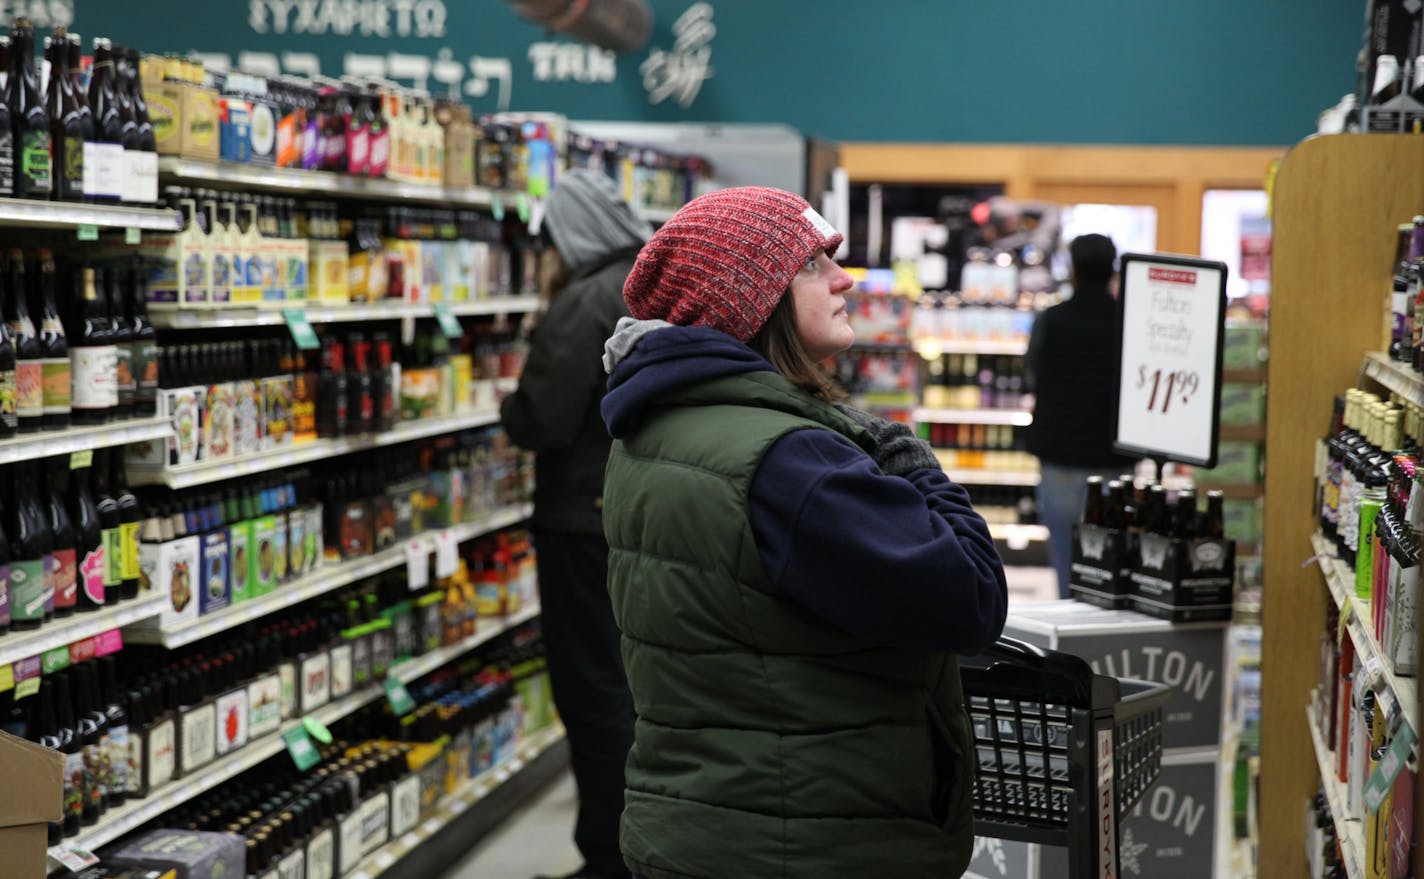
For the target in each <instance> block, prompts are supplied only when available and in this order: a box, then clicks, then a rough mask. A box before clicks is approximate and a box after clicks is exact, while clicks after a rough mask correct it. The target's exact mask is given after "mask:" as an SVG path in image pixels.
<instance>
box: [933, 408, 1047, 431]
mask: <svg viewBox="0 0 1424 879" xmlns="http://www.w3.org/2000/svg"><path fill="white" fill-rule="evenodd" d="M914 418H915V420H916V421H918V422H924V423H930V424H1010V425H1013V426H1014V427H1027V426H1028V425H1030V424H1032V423H1033V413H1032V412H1025V411H1023V410H1022V409H926V408H921V409H916V410H915V414H914Z"/></svg>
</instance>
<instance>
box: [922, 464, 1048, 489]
mask: <svg viewBox="0 0 1424 879" xmlns="http://www.w3.org/2000/svg"><path fill="white" fill-rule="evenodd" d="M944 474H945V475H946V476H948V477H949V478H950V480H951V481H953V482H958V483H959V484H961V485H1017V486H1023V487H1028V488H1031V487H1033V486H1035V485H1038V482H1039V474H1038V471H1037V470H988V469H980V468H969V467H946V468H945V471H944Z"/></svg>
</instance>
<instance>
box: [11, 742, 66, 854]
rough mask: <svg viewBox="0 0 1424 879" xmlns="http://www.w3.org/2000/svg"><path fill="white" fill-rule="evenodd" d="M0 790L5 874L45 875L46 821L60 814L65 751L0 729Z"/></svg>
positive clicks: (56, 818)
mask: <svg viewBox="0 0 1424 879" xmlns="http://www.w3.org/2000/svg"><path fill="white" fill-rule="evenodd" d="M0 791H5V792H6V794H5V796H3V797H0V864H4V865H5V869H4V872H5V875H7V876H12V875H13V876H43V875H45V872H46V866H47V865H46V862H45V851H46V849H48V847H49V829H48V827H47V826H46V825H47V824H49V823H50V822H55V821H59V820H60V818H61V817H63V815H62V812H61V810H62V808H63V799H64V755H63V754H60V753H59V752H58V751H53V750H51V749H49V748H43V747H40V746H39V745H36V744H34V743H33V742H27V741H25V740H24V739H21V738H17V737H15V736H12V735H10V734H9V733H6V732H3V731H0ZM11 870H13V871H14V872H13V873H12V872H10V871H11Z"/></svg>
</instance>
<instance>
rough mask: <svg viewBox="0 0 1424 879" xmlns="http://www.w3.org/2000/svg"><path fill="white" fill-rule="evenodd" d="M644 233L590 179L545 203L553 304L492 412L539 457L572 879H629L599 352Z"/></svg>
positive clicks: (577, 178)
mask: <svg viewBox="0 0 1424 879" xmlns="http://www.w3.org/2000/svg"><path fill="white" fill-rule="evenodd" d="M651 233H652V229H651V228H650V227H649V226H648V224H647V223H646V222H645V221H643V220H642V219H640V218H639V217H638V215H637V214H636V213H634V211H633V210H632V209H631V208H630V207H629V206H628V205H627V204H626V203H625V202H624V201H623V200H622V199H621V198H620V197H619V196H618V193H617V191H616V189H615V188H614V185H613V183H612V181H611V180H609V179H608V178H607V177H606V176H604V175H603V174H600V173H598V172H595V171H587V170H576V171H571V172H569V173H568V174H566V175H564V176H563V177H562V178H561V179H560V180H559V182H558V184H557V185H556V186H555V187H554V190H553V192H552V193H551V194H550V196H549V201H548V206H547V209H546V213H545V217H544V230H543V233H541V234H545V235H546V239H547V240H548V241H550V242H552V245H553V246H552V248H549V249H547V250H546V252H545V259H546V260H548V261H549V262H551V263H552V265H550V264H548V263H546V264H545V266H544V271H543V272H542V274H543V276H544V278H545V284H546V287H548V288H551V289H550V290H549V291H548V292H551V293H552V300H551V302H550V304H549V308H548V311H547V312H546V313H545V314H544V316H543V318H542V319H541V320H540V321H539V324H538V326H537V327H536V328H535V330H534V333H533V336H532V338H531V340H530V351H529V357H528V359H527V360H526V362H525V365H524V371H523V373H522V374H521V376H520V379H519V387H518V389H517V390H515V392H514V393H513V394H511V395H510V396H508V397H506V398H505V400H504V403H503V405H502V406H501V407H500V416H501V419H502V421H503V423H504V429H505V431H506V432H508V434H509V436H510V439H512V440H513V441H514V442H515V443H517V444H518V445H520V446H521V447H523V448H526V449H529V450H531V451H533V452H534V453H535V488H534V517H533V521H532V525H533V530H534V542H535V547H536V549H537V550H538V559H539V562H538V564H539V595H540V601H541V606H542V612H541V616H542V618H543V626H544V636H545V637H544V643H545V647H546V650H547V654H548V662H549V679H550V684H551V685H552V688H553V694H554V703H555V705H556V706H557V707H558V709H559V714H560V715H561V716H562V718H563V722H564V727H565V729H566V730H567V732H568V740H569V751H570V755H571V762H572V766H573V773H574V781H575V783H576V784H577V785H578V794H579V812H578V820H577V823H576V825H575V828H574V842H575V844H576V845H577V846H578V849H579V852H580V854H581V855H582V856H583V858H584V865H583V866H582V867H580V868H579V869H578V870H576V871H575V872H574V873H572V874H570V877H569V879H572V877H580V879H602V877H626V876H628V869H627V867H626V866H624V864H623V859H622V857H621V856H620V854H619V851H618V822H619V818H620V817H621V815H622V813H623V768H624V764H625V762H626V761H627V756H628V748H629V746H630V745H631V744H632V741H633V704H632V697H631V696H630V695H629V693H628V681H627V678H626V677H625V675H624V671H623V660H622V658H621V656H620V655H619V633H618V628H617V626H616V625H615V624H614V621H613V610H612V607H611V604H610V602H609V598H608V590H607V586H606V583H605V580H606V579H607V572H608V543H607V541H606V540H605V538H604V536H603V471H604V467H605V466H606V464H607V462H608V450H609V447H610V445H611V444H612V440H611V439H610V437H609V436H608V431H607V429H606V428H605V427H604V424H603V419H602V417H601V416H600V414H599V405H600V403H601V402H602V400H603V394H604V390H605V380H606V376H605V374H604V372H603V367H602V363H601V359H602V354H603V344H604V341H605V340H606V339H607V338H608V337H609V336H611V335H612V334H613V331H614V327H615V325H616V324H617V322H618V319H619V318H621V317H625V316H627V314H628V309H627V306H626V305H624V303H623V282H624V280H625V279H626V278H627V277H628V273H629V272H630V271H631V270H632V268H633V262H634V259H635V258H636V257H637V254H638V249H639V248H640V247H642V245H643V243H644V242H645V241H647V240H648V236H649V235H650V234H651Z"/></svg>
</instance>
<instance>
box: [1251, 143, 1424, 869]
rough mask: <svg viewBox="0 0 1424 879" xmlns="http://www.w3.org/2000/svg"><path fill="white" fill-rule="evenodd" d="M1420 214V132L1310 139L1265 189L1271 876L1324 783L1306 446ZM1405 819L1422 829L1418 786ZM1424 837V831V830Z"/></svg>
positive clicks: (1380, 339)
mask: <svg viewBox="0 0 1424 879" xmlns="http://www.w3.org/2000/svg"><path fill="white" fill-rule="evenodd" d="M1421 208H1424V138H1421V137H1415V136H1408V135H1382V134H1370V135H1331V136H1327V137H1316V138H1310V139H1308V140H1306V141H1304V142H1302V143H1301V144H1299V145H1298V146H1296V147H1295V148H1293V149H1292V150H1291V151H1290V152H1289V153H1288V154H1287V155H1286V157H1285V159H1284V161H1283V162H1282V163H1281V167H1280V171H1279V172H1278V174H1277V176H1276V183H1275V191H1274V240H1273V242H1272V258H1271V262H1272V265H1271V356H1270V360H1269V361H1268V362H1267V384H1268V386H1269V387H1270V389H1271V391H1270V395H1269V397H1268V399H1267V414H1266V425H1267V429H1266V460H1267V461H1269V462H1270V466H1269V467H1268V468H1267V470H1266V507H1265V556H1264V562H1265V571H1266V588H1265V598H1264V602H1263V603H1264V607H1263V626H1264V629H1263V633H1262V638H1263V644H1262V648H1261V672H1262V681H1261V703H1262V704H1261V783H1260V790H1261V803H1262V808H1261V811H1260V816H1261V819H1260V820H1261V828H1260V830H1261V836H1260V839H1261V851H1260V858H1259V863H1261V864H1269V865H1271V866H1270V871H1269V872H1270V875H1272V876H1303V875H1305V857H1304V856H1305V852H1304V850H1303V849H1302V846H1301V827H1302V826H1303V822H1304V820H1305V811H1304V810H1305V808H1306V803H1307V801H1308V800H1309V799H1310V798H1311V797H1312V796H1314V794H1315V791H1316V788H1317V786H1318V784H1319V779H1318V778H1317V777H1316V775H1317V774H1316V773H1315V772H1314V771H1312V770H1310V769H1308V768H1306V767H1312V766H1313V765H1314V763H1313V762H1312V761H1313V760H1314V759H1315V754H1314V750H1313V746H1312V742H1311V733H1310V730H1309V729H1308V728H1307V726H1306V723H1305V721H1304V719H1303V717H1302V711H1303V709H1304V706H1305V705H1306V704H1307V702H1308V700H1309V698H1310V690H1311V688H1312V687H1313V686H1314V685H1315V683H1316V677H1317V673H1318V669H1319V661H1318V657H1317V650H1316V646H1317V643H1318V636H1319V634H1320V633H1322V632H1324V630H1325V609H1326V605H1327V603H1328V601H1329V600H1330V599H1329V597H1328V595H1327V593H1326V591H1325V586H1324V580H1323V575H1322V574H1321V573H1320V570H1319V568H1318V567H1317V566H1315V565H1311V566H1310V567H1309V569H1306V570H1302V569H1301V561H1302V560H1303V559H1305V558H1308V557H1309V556H1310V555H1311V554H1312V553H1313V552H1314V550H1313V549H1312V547H1311V539H1310V538H1311V534H1312V532H1313V531H1314V530H1315V529H1316V527H1317V524H1316V519H1317V514H1316V511H1315V510H1314V503H1313V500H1314V491H1313V484H1312V474H1313V473H1314V470H1315V443H1316V441H1317V439H1319V438H1320V437H1321V436H1322V435H1323V434H1324V433H1325V430H1326V428H1327V426H1328V421H1329V417H1330V411H1331V403H1332V400H1333V398H1334V396H1335V395H1336V394H1338V393H1340V392H1341V391H1343V390H1344V389H1346V388H1349V387H1354V386H1355V384H1356V382H1357V380H1358V378H1359V376H1360V372H1361V363H1362V362H1363V361H1364V357H1365V354H1366V353H1367V352H1370V351H1380V350H1383V349H1384V347H1385V345H1386V342H1387V339H1386V338H1385V326H1386V324H1385V321H1386V318H1387V314H1386V310H1387V295H1388V292H1389V289H1390V275H1391V261H1392V259H1393V254H1394V241H1395V228H1396V227H1397V226H1398V224H1399V223H1401V222H1406V221H1408V220H1409V218H1410V217H1412V216H1414V215H1415V214H1416V213H1418V212H1419V210H1420V209H1421ZM1414 815H1415V820H1416V822H1418V823H1419V825H1421V826H1424V785H1418V786H1416V788H1415V807H1414ZM1421 836H1424V834H1421Z"/></svg>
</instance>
